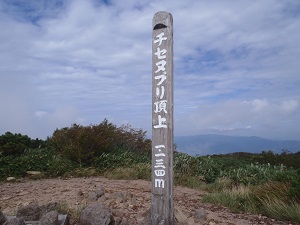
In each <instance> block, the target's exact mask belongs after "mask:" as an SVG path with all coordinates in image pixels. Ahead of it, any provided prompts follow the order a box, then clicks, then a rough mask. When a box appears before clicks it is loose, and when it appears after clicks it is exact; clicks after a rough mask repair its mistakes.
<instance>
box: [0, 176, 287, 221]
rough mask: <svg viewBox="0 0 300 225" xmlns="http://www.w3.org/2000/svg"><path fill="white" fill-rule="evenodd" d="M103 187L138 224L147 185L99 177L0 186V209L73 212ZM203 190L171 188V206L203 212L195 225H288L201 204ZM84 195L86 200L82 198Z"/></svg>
mask: <svg viewBox="0 0 300 225" xmlns="http://www.w3.org/2000/svg"><path fill="white" fill-rule="evenodd" d="M99 187H103V188H105V195H106V196H109V195H111V194H113V193H119V192H122V193H125V195H126V194H127V195H130V196H131V201H130V202H128V201H122V200H121V201H119V202H118V201H115V202H110V205H109V206H110V207H111V208H112V209H113V210H115V211H116V212H119V214H121V216H123V217H127V218H130V219H132V220H133V221H138V220H139V218H140V217H141V215H142V214H143V213H145V212H146V211H147V210H148V209H149V208H150V206H151V182H149V181H143V180H109V179H106V178H103V177H90V178H69V179H42V180H29V179H26V180H21V181H20V182H9V183H8V182H4V183H0V210H2V212H3V213H4V214H5V215H13V214H15V213H16V210H17V209H18V207H19V206H22V205H28V204H30V203H38V204H39V205H45V204H48V203H55V202H58V203H65V204H67V205H68V206H69V207H70V208H73V209H74V210H78V209H80V207H82V206H83V205H87V204H89V198H88V196H89V193H91V192H93V191H94V190H95V189H96V188H99ZM203 195H205V192H204V191H201V190H194V189H190V188H186V187H175V188H174V205H175V207H176V208H178V209H180V211H182V212H183V213H184V215H186V216H187V217H190V218H193V216H194V213H195V211H196V210H197V209H204V210H205V211H206V213H207V219H206V220H205V221H203V222H202V223H197V224H209V225H214V224H230V225H233V224H239V225H244V224H245V225H246V224H247V225H249V224H270V225H271V224H272V225H276V224H289V223H284V222H280V221H275V220H273V219H270V218H267V217H265V216H262V215H252V214H247V213H232V212H230V211H229V210H228V209H226V208H224V207H220V206H214V205H211V204H206V203H202V202H201V199H202V197H203ZM83 196H86V197H83Z"/></svg>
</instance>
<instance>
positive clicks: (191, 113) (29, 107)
mask: <svg viewBox="0 0 300 225" xmlns="http://www.w3.org/2000/svg"><path fill="white" fill-rule="evenodd" d="M158 11H168V12H170V13H172V15H173V18H174V98H175V105H174V110H175V115H174V123H175V124H174V129H175V135H176V136H179V135H195V134H212V133H215V134H227V135H242V136H260V137H265V138H272V139H296V140H300V88H299V87H300V63H299V59H300V46H299V40H300V2H299V1H294V0H264V1H261V0H253V1H236V0H230V1H229V0H222V1H221V0H219V1H217V0H201V1H195V0H185V1H179V0H164V1H161V0H151V1H150V0H149V1H148V0H145V1H139V0H126V1H120V0H119V1H117V0H113V1H108V0H106V1H96V0H65V1H62V0H51V1H50V0H27V1H21V0H3V1H0V29H1V32H0V101H1V110H0V134H3V133H5V132H6V131H11V132H13V133H23V134H27V135H29V136H30V137H32V138H36V137H37V138H43V139H44V138H46V137H47V136H51V135H52V133H53V131H54V130H55V129H56V128H62V127H65V126H70V125H71V124H72V123H79V124H82V125H90V124H98V123H100V122H101V121H102V120H103V119H104V118H108V120H109V121H111V122H113V123H115V124H117V125H121V124H124V123H125V124H126V123H129V124H130V125H132V126H133V127H134V128H142V129H144V130H146V131H148V134H149V135H151V121H152V120H151V116H152V113H151V110H152V106H151V104H152V98H151V95H152V93H151V90H152V89H151V85H152V81H151V77H152V71H151V69H152V62H151V60H152V57H151V50H152V43H151V38H152V29H151V26H152V18H153V15H154V14H155V13H156V12H158Z"/></svg>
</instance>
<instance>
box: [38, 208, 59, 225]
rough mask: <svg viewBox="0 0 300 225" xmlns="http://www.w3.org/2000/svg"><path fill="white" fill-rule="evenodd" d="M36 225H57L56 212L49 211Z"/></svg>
mask: <svg viewBox="0 0 300 225" xmlns="http://www.w3.org/2000/svg"><path fill="white" fill-rule="evenodd" d="M38 225H59V223H58V212H57V211H51V212H48V213H46V214H45V215H43V216H42V218H41V220H40V221H39V223H38Z"/></svg>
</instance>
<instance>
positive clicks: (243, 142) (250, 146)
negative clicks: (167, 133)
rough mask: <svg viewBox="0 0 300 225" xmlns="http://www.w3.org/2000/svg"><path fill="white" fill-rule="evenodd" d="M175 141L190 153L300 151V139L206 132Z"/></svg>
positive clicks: (182, 150)
mask: <svg viewBox="0 0 300 225" xmlns="http://www.w3.org/2000/svg"><path fill="white" fill-rule="evenodd" d="M174 142H175V144H176V145H177V149H178V151H180V152H185V153H188V154H190V155H197V154H198V155H212V154H228V153H233V152H251V153H261V152H262V151H268V150H272V151H273V152H276V153H280V152H281V151H282V149H286V150H289V151H291V152H298V151H300V141H295V140H270V139H265V138H261V137H256V136H251V137H244V136H228V135H219V134H205V135H194V136H177V137H174Z"/></svg>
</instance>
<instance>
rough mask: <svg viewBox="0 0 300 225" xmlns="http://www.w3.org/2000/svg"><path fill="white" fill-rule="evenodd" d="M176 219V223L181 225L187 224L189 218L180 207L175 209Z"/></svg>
mask: <svg viewBox="0 0 300 225" xmlns="http://www.w3.org/2000/svg"><path fill="white" fill-rule="evenodd" d="M174 218H175V222H177V223H179V224H182V223H185V222H186V220H187V216H186V215H184V213H183V212H182V211H181V209H179V208H178V207H174Z"/></svg>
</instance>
